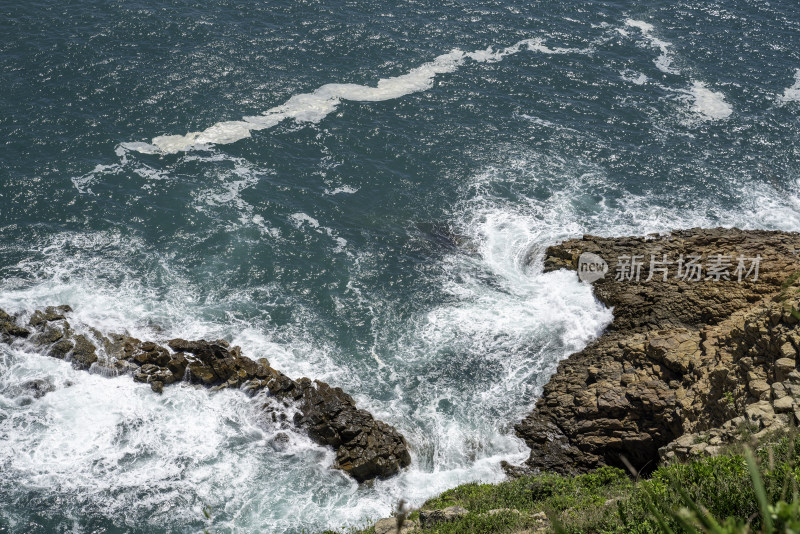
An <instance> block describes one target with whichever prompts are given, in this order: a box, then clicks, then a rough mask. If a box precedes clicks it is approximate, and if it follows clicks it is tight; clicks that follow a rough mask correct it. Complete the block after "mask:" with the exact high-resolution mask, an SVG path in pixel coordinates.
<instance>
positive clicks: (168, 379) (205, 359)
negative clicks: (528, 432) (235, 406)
mask: <svg viewBox="0 0 800 534" xmlns="http://www.w3.org/2000/svg"><path fill="white" fill-rule="evenodd" d="M70 311H71V308H69V306H58V307H48V308H46V309H45V310H44V311H38V310H37V311H36V312H34V313H33V315H32V316H31V319H30V321H29V324H30V325H31V326H32V327H33V329H34V332H35V333H34V335H33V336H32V342H33V343H34V344H35V345H36V346H39V347H41V348H42V350H43V352H45V353H46V354H48V355H50V356H53V357H57V358H61V359H64V358H69V359H70V360H71V361H72V363H73V365H74V366H76V367H78V368H81V369H88V368H89V367H91V366H92V365H93V364H97V367H96V369H101V370H107V371H109V376H111V375H113V374H116V373H115V372H114V371H118V372H119V373H129V372H130V373H131V374H132V375H133V380H134V381H136V382H141V383H146V384H150V388H151V389H152V390H153V391H154V392H156V393H162V392H163V390H164V387H165V386H167V385H169V384H173V383H175V382H180V381H184V380H185V381H189V382H192V383H196V384H202V385H204V386H208V387H211V389H212V390H220V389H225V388H239V387H241V388H242V389H244V390H245V391H246V392H247V393H248V394H250V395H256V394H258V393H259V392H264V393H266V394H267V395H268V396H270V397H273V398H276V399H279V400H280V401H282V402H283V404H284V405H285V406H286V407H288V406H290V405H292V406H294V407H295V408H296V415H295V417H294V420H293V423H294V424H295V425H296V426H298V427H300V428H302V429H304V430H306V431H307V432H308V435H309V436H310V437H311V439H313V440H314V441H316V442H317V443H320V444H322V445H328V446H331V447H333V448H334V449H335V451H336V462H335V464H334V467H336V468H337V469H341V470H343V471H345V472H346V473H348V474H350V475H351V476H352V477H353V478H355V479H356V480H358V481H359V482H362V481H366V480H370V479H374V478H385V477H389V476H392V475H394V474H396V473H397V472H398V471H399V470H400V469H401V468H403V467H406V466H408V465H409V464H410V463H411V456H410V454H409V451H408V447H407V445H406V442H405V439H404V438H403V436H402V435H401V434H400V433H399V432H398V431H397V430H396V429H395V428H394V427H392V426H390V425H387V424H386V423H384V422H382V421H378V420H376V419H375V418H373V417H372V415H371V414H369V413H368V412H366V411H364V410H359V409H358V408H357V407H356V405H355V402H354V401H353V398H352V397H350V396H349V395H347V394H346V393H345V392H344V391H342V390H341V389H340V388H332V387H330V386H329V385H328V384H326V383H324V382H320V381H318V380H314V381H312V380H309V379H308V378H301V379H300V380H297V381H295V380H292V379H291V378H289V377H288V376H286V375H284V374H283V373H281V372H279V371H277V370H275V369H273V368H272V367H270V366H269V361H268V360H267V359H266V358H260V359H258V360H257V361H253V360H251V359H250V358H247V357H245V356H242V353H241V349H240V348H239V347H231V346H230V344H229V343H228V342H227V341H225V340H216V341H204V340H197V341H187V340H184V339H173V340H170V341H169V342H168V346H169V347H170V349H171V350H172V351H174V353H172V352H171V351H170V349H167V348H166V347H163V346H161V345H158V344H157V343H155V342H152V341H140V340H138V339H136V338H133V337H131V336H128V335H125V334H110V335H107V336H106V335H103V334H102V333H100V332H98V331H96V330H94V329H91V328H89V329H87V331H88V332H90V333H91V335H93V336H94V338H95V339H96V340H97V343H98V344H95V343H93V342H92V341H90V340H89V338H88V337H87V336H86V335H84V334H78V335H76V334H75V333H74V332H73V330H72V328H71V327H70V325H69V323H68V322H67V320H66V314H68V313H69V312H70ZM0 333H2V334H3V336H1V337H0V341H3V342H6V343H11V342H13V337H24V336H26V335H28V334H29V333H30V332H29V331H28V330H25V329H20V327H18V326H17V325H16V322H15V319H14V318H13V317H11V316H10V315H8V314H7V313H5V312H4V311H3V310H0ZM98 347H101V348H102V352H103V353H104V354H103V355H102V356H103V357H102V359H101V355H98ZM264 413H265V414H267V416H269V415H272V416H273V417H274V420H275V421H278V420H281V421H282V420H285V419H286V416H285V414H281V416H280V417H278V416H276V415H275V414H274V413H271V412H270V410H269V409H268V406H267V405H265V410H264Z"/></svg>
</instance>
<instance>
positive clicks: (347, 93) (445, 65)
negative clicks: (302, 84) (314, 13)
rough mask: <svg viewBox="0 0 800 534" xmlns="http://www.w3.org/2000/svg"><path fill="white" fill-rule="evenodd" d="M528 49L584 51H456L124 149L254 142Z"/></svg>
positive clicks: (537, 45)
mask: <svg viewBox="0 0 800 534" xmlns="http://www.w3.org/2000/svg"><path fill="white" fill-rule="evenodd" d="M524 49H525V50H530V51H537V52H541V53H545V54H566V53H571V52H581V50H577V49H572V48H548V47H547V46H545V45H544V43H543V41H542V40H541V39H525V40H522V41H519V42H517V43H516V44H514V45H511V46H508V47H506V48H499V49H495V48H491V47H490V48H487V49H485V50H476V51H474V52H463V51H461V50H457V49H455V50H452V51H451V52H448V53H446V54H442V55H440V56H438V57H436V58H435V59H434V60H433V61H430V62H428V63H424V64H423V65H421V66H419V67H417V68H415V69H412V70H411V71H409V72H408V73H406V74H403V75H401V76H395V77H393V78H384V79H381V80H379V81H378V84H377V86H375V87H370V86H367V85H359V84H353V83H330V84H326V85H323V86H322V87H319V88H318V89H316V90H315V91H313V92H311V93H301V94H297V95H294V96H292V97H291V98H290V99H289V100H287V101H286V102H285V103H284V104H282V105H280V106H276V107H274V108H272V109H269V110H267V111H265V112H264V113H262V114H261V115H256V116H249V117H243V118H242V119H241V120H234V121H224V122H219V123H217V124H214V125H212V126H210V127H209V128H207V129H205V130H203V131H199V132H189V133H187V134H186V135H162V136H158V137H155V138H153V140H152V144H147V143H141V142H137V143H126V145H125V146H126V147H127V148H129V149H131V150H137V151H139V152H143V153H157V152H163V153H170V154H171V153H176V152H181V151H186V150H190V149H193V148H204V147H207V146H209V145H219V144H227V143H234V142H236V141H239V140H241V139H245V138H247V137H250V134H251V132H253V131H258V130H265V129H268V128H272V127H273V126H276V125H277V124H279V123H280V122H282V121H284V120H287V119H292V120H294V121H295V122H298V123H317V122H319V121H321V120H322V119H324V118H325V117H327V116H328V115H329V114H331V113H332V112H333V111H335V110H336V108H337V107H338V106H339V104H340V103H341V102H342V101H344V100H349V101H354V102H382V101H385V100H392V99H396V98H400V97H402V96H405V95H409V94H412V93H417V92H420V91H425V90H427V89H430V88H431V87H433V82H434V78H435V77H436V76H437V75H439V74H446V73H449V72H453V71H454V70H456V69H457V68H458V67H460V66H461V65H462V64H464V62H465V61H466V60H472V61H475V62H478V63H492V62H497V61H500V60H502V59H503V58H504V57H506V56H509V55H512V54H516V53H518V52H520V51H521V50H524Z"/></svg>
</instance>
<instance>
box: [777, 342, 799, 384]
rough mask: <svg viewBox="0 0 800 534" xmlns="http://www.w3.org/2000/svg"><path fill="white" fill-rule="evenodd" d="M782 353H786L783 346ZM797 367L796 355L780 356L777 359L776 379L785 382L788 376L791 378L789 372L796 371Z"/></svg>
mask: <svg viewBox="0 0 800 534" xmlns="http://www.w3.org/2000/svg"><path fill="white" fill-rule="evenodd" d="M786 345H789V343H785V344H784V347H785V346H786ZM792 350H794V349H792ZM781 354H784V355H785V354H786V352H785V351H784V350H783V348H781ZM794 369H795V361H794V357H792V358H778V359H777V360H775V380H777V381H778V382H783V381H784V380H786V379H787V378H789V373H791V372H792V371H794Z"/></svg>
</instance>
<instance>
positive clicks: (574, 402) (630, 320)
mask: <svg viewBox="0 0 800 534" xmlns="http://www.w3.org/2000/svg"><path fill="white" fill-rule="evenodd" d="M584 253H592V254H594V255H596V256H598V257H600V258H602V259H604V260H605V261H606V262H607V263H608V269H609V270H608V272H607V273H606V274H605V276H604V277H602V278H599V279H597V280H595V281H593V282H592V285H593V290H594V293H595V295H596V297H597V298H598V299H599V300H600V301H602V302H603V303H604V304H606V305H607V306H609V307H613V314H614V319H613V322H612V324H611V325H610V326H609V327H608V328H607V329H606V331H605V332H604V333H603V334H602V336H601V337H600V338H599V339H597V340H595V341H593V342H592V343H590V344H589V345H588V346H587V347H586V348H585V349H583V350H581V351H580V352H577V353H575V354H572V355H571V356H569V357H568V358H567V359H565V360H564V361H562V362H561V363H560V365H559V366H558V369H557V371H556V373H555V375H554V376H553V377H552V378H551V379H550V381H549V382H548V384H547V385H546V386H545V388H544V391H543V393H542V396H541V398H540V399H539V400H538V402H537V403H536V407H535V409H534V410H533V412H532V413H530V414H529V415H528V416H527V417H526V418H525V419H524V420H523V421H522V422H520V423H519V424H517V425H516V431H517V434H518V435H519V436H520V437H521V438H523V439H524V440H525V441H526V443H527V444H528V446H529V447H530V449H531V454H530V457H529V459H528V460H527V462H526V463H525V464H524V465H523V466H510V465H505V467H506V470H507V471H508V472H509V473H510V474H520V473H524V472H538V471H554V472H558V473H562V474H574V473H580V472H587V471H590V470H593V469H595V468H598V467H601V466H606V465H608V466H617V467H623V466H625V465H626V464H628V463H629V464H631V465H632V466H633V467H634V468H635V469H637V470H639V471H644V472H647V471H649V470H652V469H654V468H655V467H656V465H657V464H659V462H660V461H663V460H666V459H673V458H677V459H685V458H687V457H690V456H693V455H705V454H714V453H715V452H716V451H718V450H719V448H720V446H722V445H723V444H725V443H729V442H731V441H734V440H738V439H742V436H743V435H754V436H755V437H759V436H761V435H765V434H767V433H770V432H772V431H775V430H778V429H781V428H783V427H786V426H787V425H791V424H793V423H797V422H798V421H800V372H798V370H797V363H798V351H800V328H798V319H800V313H798V311H797V310H798V309H800V293H799V292H798V291H800V289H799V287H800V286H799V284H798V283H797V279H798V277H800V255H799V254H798V253H800V234H796V233H786V232H769V231H743V230H738V229H735V228H734V229H722V228H718V229H691V230H684V231H675V232H672V233H670V234H667V235H650V236H646V237H621V238H606V237H596V236H589V235H587V236H583V238H580V239H573V240H569V241H566V242H564V243H561V244H559V245H556V246H552V247H549V248H548V249H547V251H546V253H545V259H544V265H545V271H553V270H558V269H571V270H576V271H577V269H578V268H579V263H580V258H581V255H582V254H584ZM697 256H699V258H697ZM586 257H587V256H584V258H586ZM588 257H589V258H592V256H588ZM631 259H633V261H631ZM651 261H652V262H653V263H652V265H651ZM637 263H641V267H638V268H637ZM754 263H755V264H757V266H758V273H757V276H756V275H755V274H756V273H755V272H754V269H753V267H754ZM698 265H701V266H702V270H700V271H699V272H698V271H697V270H696V268H695V267H696V266H698ZM631 267H633V268H631ZM651 267H652V268H653V273H652V276H650V274H651V273H650V270H651ZM637 269H640V271H638V272H637ZM585 272H586V271H585ZM637 274H638V280H637V276H636V275H637ZM648 278H649V280H648Z"/></svg>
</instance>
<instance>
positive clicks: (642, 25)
mask: <svg viewBox="0 0 800 534" xmlns="http://www.w3.org/2000/svg"><path fill="white" fill-rule="evenodd" d="M625 25H626V26H629V27H631V28H637V29H638V30H639V31H641V32H642V35H644V37H645V39H647V41H648V42H649V43H650V45H651V46H653V47H655V48H658V49H659V50H660V51H661V54H660V55H659V56H658V57H657V58H656V59H655V60H654V61H653V62H654V63H655V65H656V68H658V70H660V71H661V72H663V73H665V74H679V73H680V71H679V70H678V69H676V68H674V67H673V66H672V63H673V58H672V54H671V53H670V50H669V47H670V46H671V45H672V43H669V42H667V41H664V40H661V39H659V38H658V37H656V36H654V35H653V32H654V31H655V26H653V25H652V24H650V23H649V22H645V21H643V20H633V19H627V20H626V21H625Z"/></svg>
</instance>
